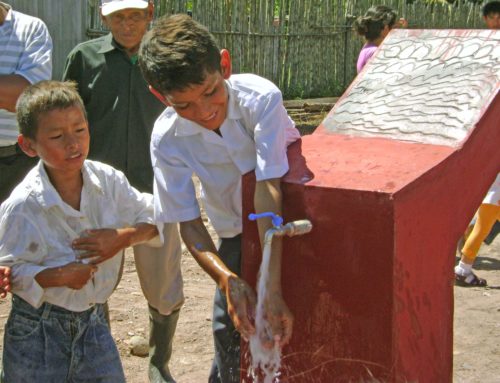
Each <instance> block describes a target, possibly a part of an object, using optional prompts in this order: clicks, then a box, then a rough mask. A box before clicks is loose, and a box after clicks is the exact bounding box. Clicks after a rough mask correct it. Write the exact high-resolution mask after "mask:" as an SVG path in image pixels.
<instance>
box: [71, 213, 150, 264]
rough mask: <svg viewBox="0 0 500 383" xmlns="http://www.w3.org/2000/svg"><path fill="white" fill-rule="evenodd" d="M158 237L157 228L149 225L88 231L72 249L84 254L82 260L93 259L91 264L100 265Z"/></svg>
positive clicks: (142, 224) (141, 224)
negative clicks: (128, 249) (123, 251)
mask: <svg viewBox="0 0 500 383" xmlns="http://www.w3.org/2000/svg"><path fill="white" fill-rule="evenodd" d="M157 235H158V229H157V227H156V226H155V225H152V224H149V223H138V224H137V225H135V226H132V227H125V228H121V229H95V230H87V231H86V232H85V236H83V237H80V238H77V239H75V240H74V241H73V243H72V247H73V249H75V250H78V251H81V252H82V253H81V254H80V256H79V258H80V259H86V258H91V259H92V262H91V263H93V264H98V263H101V262H104V261H105V260H107V259H109V258H111V257H113V256H114V255H116V254H117V253H118V252H120V251H121V250H123V249H126V248H127V247H130V246H134V245H137V244H139V243H142V242H146V241H149V240H150V239H153V238H154V237H156V236H157Z"/></svg>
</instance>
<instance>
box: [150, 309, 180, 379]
mask: <svg viewBox="0 0 500 383" xmlns="http://www.w3.org/2000/svg"><path fill="white" fill-rule="evenodd" d="M179 311H180V310H176V311H174V312H172V313H171V314H170V315H162V314H160V313H159V312H158V311H157V310H156V309H155V308H153V307H151V306H149V374H148V375H149V381H150V382H151V383H165V382H168V383H175V380H174V378H173V377H172V375H171V374H170V370H169V368H168V363H169V361H170V357H171V356H172V341H173V339H174V333H175V328H176V327H177V321H178V319H179Z"/></svg>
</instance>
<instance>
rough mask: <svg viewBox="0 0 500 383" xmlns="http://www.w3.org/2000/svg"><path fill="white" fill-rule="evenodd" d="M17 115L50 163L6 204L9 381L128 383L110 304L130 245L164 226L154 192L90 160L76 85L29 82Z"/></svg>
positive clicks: (26, 139) (2, 246) (0, 256)
mask: <svg viewBox="0 0 500 383" xmlns="http://www.w3.org/2000/svg"><path fill="white" fill-rule="evenodd" d="M17 120H18V124H19V128H20V132H21V134H20V135H19V138H18V143H19V145H20V147H21V148H22V150H23V151H24V152H25V153H26V154H27V155H29V156H31V157H34V156H38V157H40V162H39V163H38V165H37V166H35V167H34V168H33V169H32V170H31V171H30V172H29V173H28V175H27V176H26V177H25V179H24V180H23V181H22V182H21V183H20V184H19V185H18V186H17V187H16V188H15V189H14V191H13V192H12V194H11V196H10V197H9V198H8V199H7V200H6V201H5V202H4V203H3V204H2V206H1V207H0V217H1V218H0V265H2V266H8V267H10V268H11V283H12V294H13V297H12V309H11V312H10V316H9V319H8V321H7V324H6V327H5V335H4V349H3V366H4V374H5V375H4V382H6V383H10V382H15V383H19V382H67V381H71V382H73V381H86V382H109V383H116V382H125V377H124V373H123V368H122V365H121V362H120V357H119V354H118V350H117V348H116V345H115V343H114V341H113V338H112V336H111V333H110V330H109V327H108V325H107V323H106V319H105V317H104V314H103V303H105V302H106V300H107V299H108V298H109V296H110V295H111V293H112V292H113V289H114V288H115V286H116V284H117V283H118V279H119V274H120V267H121V263H122V259H123V249H125V248H126V247H128V246H131V245H133V244H136V243H140V242H144V241H150V240H152V239H153V238H155V237H157V235H158V230H157V228H156V226H154V225H153V224H152V222H153V204H152V196H151V195H149V194H141V193H139V192H138V191H137V190H135V189H134V188H132V187H131V186H130V185H129V183H128V181H127V179H126V178H125V176H124V175H123V174H122V173H121V172H119V171H117V170H115V169H113V168H112V167H110V166H108V165H105V164H102V163H99V162H94V161H89V160H86V157H87V154H88V149H89V129H88V123H87V119H86V116H85V109H84V106H83V103H82V100H81V98H80V96H79V95H78V92H77V90H76V87H75V86H74V84H70V83H61V82H56V81H42V82H39V83H37V84H35V85H32V86H30V87H28V88H27V89H26V90H25V91H24V92H23V93H22V94H21V96H20V98H19V100H18V102H17ZM155 245H156V244H155Z"/></svg>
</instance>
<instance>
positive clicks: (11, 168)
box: [0, 147, 38, 204]
mask: <svg viewBox="0 0 500 383" xmlns="http://www.w3.org/2000/svg"><path fill="white" fill-rule="evenodd" d="M16 148H17V154H14V155H11V156H7V157H1V156H0V174H1V176H0V204H1V203H2V202H3V201H5V200H6V199H7V198H8V197H9V196H10V193H12V190H13V189H14V187H16V185H17V184H18V183H19V182H21V181H22V180H23V178H24V177H25V176H26V174H28V172H29V171H30V170H31V168H33V167H34V166H35V165H36V164H37V162H38V157H36V158H32V157H28V156H27V155H26V154H24V153H23V152H22V151H21V149H19V147H16Z"/></svg>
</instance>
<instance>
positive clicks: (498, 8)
mask: <svg viewBox="0 0 500 383" xmlns="http://www.w3.org/2000/svg"><path fill="white" fill-rule="evenodd" d="M481 14H482V16H483V20H484V23H485V24H486V27H487V28H488V29H500V1H490V2H488V3H486V4H485V5H483V8H482V9H481Z"/></svg>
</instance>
